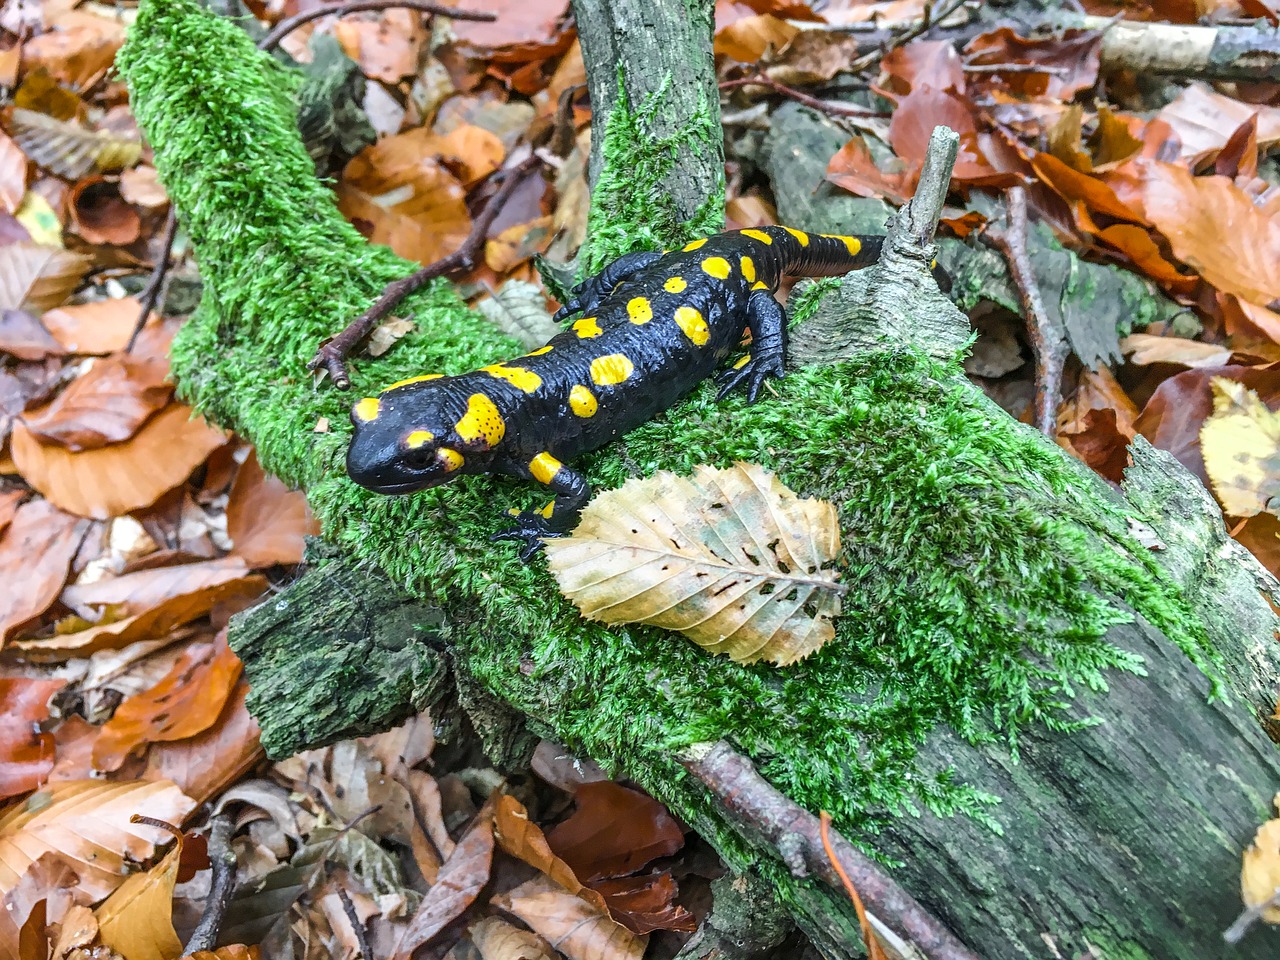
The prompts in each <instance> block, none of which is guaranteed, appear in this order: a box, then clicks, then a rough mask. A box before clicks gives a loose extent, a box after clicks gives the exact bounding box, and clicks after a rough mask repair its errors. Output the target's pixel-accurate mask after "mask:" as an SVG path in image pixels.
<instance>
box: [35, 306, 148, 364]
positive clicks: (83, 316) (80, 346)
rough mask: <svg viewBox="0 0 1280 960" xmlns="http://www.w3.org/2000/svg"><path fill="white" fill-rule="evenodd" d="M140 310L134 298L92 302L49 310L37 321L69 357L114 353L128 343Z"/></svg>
mask: <svg viewBox="0 0 1280 960" xmlns="http://www.w3.org/2000/svg"><path fill="white" fill-rule="evenodd" d="M141 308H142V305H141V304H140V303H138V298H137V297H124V298H122V299H120V300H95V301H94V302H93V303H81V304H76V305H75V306H71V307H62V308H61V309H58V310H50V311H49V312H48V313H46V314H45V315H44V316H43V317H41V318H40V320H41V322H42V323H43V324H44V325H45V327H47V328H48V330H49V332H50V333H51V334H53V338H54V339H55V340H57V341H58V342H59V343H60V344H62V345H63V346H64V347H65V348H66V349H67V351H68V352H70V353H92V354H105V353H115V352H117V351H119V350H123V349H124V348H125V346H126V345H127V344H128V343H129V338H130V337H131V336H133V328H134V325H135V324H136V323H137V322H138V311H139V310H140V309H141Z"/></svg>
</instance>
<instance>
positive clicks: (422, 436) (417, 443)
mask: <svg viewBox="0 0 1280 960" xmlns="http://www.w3.org/2000/svg"><path fill="white" fill-rule="evenodd" d="M435 438H436V435H435V434H434V433H432V432H431V431H430V430H415V431H413V433H411V434H409V435H408V436H407V437H405V438H404V445H405V446H406V447H408V448H409V449H410V450H417V449H418V448H419V447H425V446H426V445H427V444H428V443H430V442H431V441H432V440H434V439H435Z"/></svg>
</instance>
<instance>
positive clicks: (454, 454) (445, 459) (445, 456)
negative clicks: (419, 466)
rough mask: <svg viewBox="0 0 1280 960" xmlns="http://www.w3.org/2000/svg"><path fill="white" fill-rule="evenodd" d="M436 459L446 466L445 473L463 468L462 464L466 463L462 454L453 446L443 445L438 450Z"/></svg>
mask: <svg viewBox="0 0 1280 960" xmlns="http://www.w3.org/2000/svg"><path fill="white" fill-rule="evenodd" d="M436 459H437V460H438V461H440V465H441V466H442V467H444V472H445V473H453V471H455V470H460V469H462V465H463V464H464V463H466V460H464V459H463V456H462V454H460V453H459V452H458V451H457V450H454V449H453V448H452V447H441V448H440V449H439V450H437V451H436Z"/></svg>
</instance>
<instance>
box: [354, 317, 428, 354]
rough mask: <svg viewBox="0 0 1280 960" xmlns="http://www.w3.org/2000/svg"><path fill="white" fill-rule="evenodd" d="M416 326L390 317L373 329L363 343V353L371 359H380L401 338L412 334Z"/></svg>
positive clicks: (398, 318) (409, 321)
mask: <svg viewBox="0 0 1280 960" xmlns="http://www.w3.org/2000/svg"><path fill="white" fill-rule="evenodd" d="M417 326H418V325H417V324H416V323H414V322H413V321H412V320H405V319H402V318H400V317H391V318H390V319H388V320H384V321H383V322H382V323H380V324H378V325H377V326H376V327H374V328H373V333H371V334H369V339H368V340H367V341H365V347H364V348H365V351H366V352H367V353H368V354H369V356H371V357H380V356H382V355H383V354H384V353H386V352H387V351H388V350H390V349H391V348H392V347H394V346H395V345H396V343H397V342H399V340H400V338H401V337H404V336H405V335H407V334H409V333H411V332H413V330H414V329H416V328H417Z"/></svg>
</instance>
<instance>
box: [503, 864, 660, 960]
mask: <svg viewBox="0 0 1280 960" xmlns="http://www.w3.org/2000/svg"><path fill="white" fill-rule="evenodd" d="M492 903H493V905H494V906H495V907H498V908H499V909H500V910H506V911H507V912H508V913H511V914H514V915H515V916H517V917H519V918H520V919H521V920H522V921H524V922H525V923H526V924H528V925H529V926H530V927H532V928H533V930H534V932H535V933H537V934H539V935H540V936H542V937H543V938H545V939H546V941H547V942H548V943H550V944H551V946H553V947H555V948H556V949H557V950H559V951H560V952H561V953H563V954H564V955H565V956H566V957H568V958H569V960H640V958H641V957H643V956H644V951H645V947H646V946H647V943H648V938H647V937H637V936H636V935H635V934H633V933H632V932H631V931H630V930H628V929H627V928H626V927H624V926H623V925H622V924H620V923H618V922H617V921H616V920H613V919H612V918H611V917H610V916H609V914H608V913H606V912H602V911H600V910H598V909H596V908H595V907H593V906H592V905H591V904H589V903H587V901H585V900H583V899H581V898H580V897H576V896H574V895H573V894H572V893H569V891H567V890H565V889H563V888H562V887H561V886H560V885H559V884H557V883H555V882H554V881H553V880H550V879H548V878H547V877H542V876H539V877H535V878H534V879H532V880H530V881H529V882H528V883H523V884H521V885H520V886H518V887H516V888H515V889H514V890H511V891H509V892H507V893H505V894H502V895H500V896H496V897H494V898H493V901H492Z"/></svg>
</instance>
